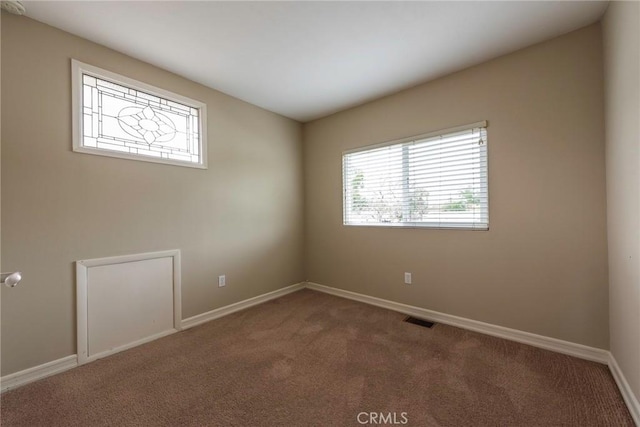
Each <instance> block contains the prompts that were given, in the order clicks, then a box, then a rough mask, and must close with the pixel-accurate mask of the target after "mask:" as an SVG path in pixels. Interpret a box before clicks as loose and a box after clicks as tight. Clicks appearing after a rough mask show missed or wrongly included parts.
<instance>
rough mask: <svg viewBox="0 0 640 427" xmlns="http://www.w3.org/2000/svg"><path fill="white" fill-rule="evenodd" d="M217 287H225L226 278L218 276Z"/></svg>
mask: <svg viewBox="0 0 640 427" xmlns="http://www.w3.org/2000/svg"><path fill="white" fill-rule="evenodd" d="M218 286H219V287H223V286H227V278H226V277H225V275H224V274H223V275H222V276H218Z"/></svg>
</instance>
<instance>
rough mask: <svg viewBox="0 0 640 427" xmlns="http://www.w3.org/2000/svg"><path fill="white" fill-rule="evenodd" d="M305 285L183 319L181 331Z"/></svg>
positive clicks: (296, 285) (292, 286)
mask: <svg viewBox="0 0 640 427" xmlns="http://www.w3.org/2000/svg"><path fill="white" fill-rule="evenodd" d="M305 284H306V283H305V282H301V283H296V284H295V285H291V286H287V287H286V288H282V289H278V290H276V291H273V292H269V293H266V294H262V295H258V296H257V297H253V298H249V299H246V300H244V301H240V302H236V303H234V304H231V305H227V306H224V307H220V308H216V309H215V310H211V311H207V312H206V313H202V314H198V315H196V316H193V317H189V318H188V319H184V320H183V321H182V329H188V328H192V327H194V326H197V325H200V324H202V323H205V322H208V321H210V320H214V319H217V318H219V317H222V316H226V315H228V314H231V313H235V312H236V311H240V310H244V309H245V308H249V307H253V306H254V305H258V304H262V303H263V302H267V301H270V300H272V299H276V298H280V297H281V296H284V295H287V294H290V293H292V292H296V291H299V290H300V289H304V287H305Z"/></svg>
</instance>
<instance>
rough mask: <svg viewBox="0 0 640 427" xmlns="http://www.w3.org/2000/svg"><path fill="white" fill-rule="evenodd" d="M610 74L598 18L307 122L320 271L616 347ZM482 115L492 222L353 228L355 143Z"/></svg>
mask: <svg viewBox="0 0 640 427" xmlns="http://www.w3.org/2000/svg"><path fill="white" fill-rule="evenodd" d="M602 74H603V71H602V43H601V28H600V25H599V24H594V25H591V26H589V27H586V28H583V29H581V30H578V31H575V32H572V33H569V34H566V35H564V36H562V37H559V38H556V39H553V40H551V41H548V42H545V43H542V44H538V45H535V46H532V47H529V48H527V49H524V50H521V51H518V52H515V53H513V54H510V55H507V56H503V57H501V58H498V59H495V60H492V61H490V62H487V63H484V64H481V65H478V66H476V67H473V68H469V69H467V70H464V71H461V72H458V73H456V74H452V75H450V76H447V77H444V78H441V79H438V80H435V81H432V82H429V83H426V84H423V85H421V86H417V87H415V88H412V89H409V90H406V91H403V92H400V93H398V94H395V95H392V96H389V97H386V98H383V99H380V100H377V101H374V102H371V103H368V104H365V105H363V106H360V107H356V108H353V109H351V110H347V111H344V112H341V113H337V114H335V115H333V116H330V117H327V118H324V119H321V120H317V121H314V122H311V123H308V124H305V126H304V129H303V137H304V141H305V147H304V152H305V154H304V155H305V164H304V165H305V179H306V182H305V186H306V187H305V188H306V191H305V195H306V196H305V197H306V205H305V218H306V225H305V227H306V244H305V248H306V249H305V250H306V262H307V277H308V279H310V280H311V281H314V282H317V283H320V284H323V285H327V286H333V287H337V288H341V289H346V290H349V291H353V292H359V293H363V294H366V295H371V296H375V297H379V298H385V299H389V300H392V301H397V302H401V303H405V304H412V305H416V306H419V307H424V308H428V309H432V310H436V311H440V312H443V313H448V314H453V315H458V316H462V317H466V318H470V319H475V320H480V321H484V322H488V323H492V324H496V325H501V326H506V327H509V328H515V329H519V330H523V331H528V332H532V333H536V334H541V335H545V336H549V337H554V338H559V339H563V340H567V341H572V342H576V343H580V344H585V345H589V346H594V347H598V348H604V349H606V348H608V346H609V327H608V288H607V246H606V215H605V214H606V207H605V157H604V120H603V117H604V116H603V115H604V111H603V110H604V107H603V76H602ZM480 120H488V121H489V127H488V129H487V132H488V138H489V145H488V150H489V201H490V207H489V212H490V214H489V215H490V230H489V231H486V232H482V231H461V230H432V229H395V228H379V227H378V228H372V227H345V226H343V225H342V174H341V154H342V152H343V151H344V150H348V149H352V148H356V147H362V146H366V145H369V144H375V143H380V142H384V141H391V140H395V139H399V138H402V137H408V136H411V135H418V134H421V133H426V132H430V131H435V130H438V129H445V128H449V127H453V126H458V125H464V124H468V123H474V122H476V121H480ZM405 271H406V272H412V273H413V284H412V285H404V284H403V272H405Z"/></svg>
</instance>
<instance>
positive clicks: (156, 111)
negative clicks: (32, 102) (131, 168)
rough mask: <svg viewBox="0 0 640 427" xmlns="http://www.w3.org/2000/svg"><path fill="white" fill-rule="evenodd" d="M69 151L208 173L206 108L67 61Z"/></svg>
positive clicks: (167, 92) (201, 104)
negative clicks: (70, 105) (70, 112)
mask: <svg viewBox="0 0 640 427" xmlns="http://www.w3.org/2000/svg"><path fill="white" fill-rule="evenodd" d="M71 70H72V73H71V74H72V79H73V82H72V83H73V86H72V87H73V151H78V152H82V153H89V154H99V155H103V156H111V157H120V158H126V159H133V160H144V161H149V162H156V163H168V164H173V165H179V166H190V167H196V168H202V169H206V167H207V144H206V127H205V126H206V118H207V112H206V105H205V104H203V103H202V102H199V101H196V100H193V99H190V98H186V97H184V96H181V95H177V94H175V93H172V92H169V91H166V90H164V89H160V88H157V87H154V86H150V85H148V84H145V83H142V82H139V81H136V80H133V79H130V78H127V77H124V76H121V75H118V74H115V73H112V72H109V71H106V70H102V69H100V68H97V67H94V66H91V65H88V64H83V63H82V62H79V61H76V60H71Z"/></svg>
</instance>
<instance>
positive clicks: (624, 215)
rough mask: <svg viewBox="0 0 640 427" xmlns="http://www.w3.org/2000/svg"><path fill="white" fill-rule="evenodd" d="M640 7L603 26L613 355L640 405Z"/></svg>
mask: <svg viewBox="0 0 640 427" xmlns="http://www.w3.org/2000/svg"><path fill="white" fill-rule="evenodd" d="M639 26H640V5H639V4H638V3H637V2H611V3H610V4H609V8H608V9H607V12H606V15H605V18H604V21H603V35H604V52H605V93H606V103H605V105H606V116H605V117H606V119H605V122H606V147H607V149H606V151H607V220H608V238H609V322H610V328H611V332H610V334H611V353H612V354H613V356H614V357H615V358H616V361H617V362H618V365H619V366H620V368H621V369H622V371H623V372H624V375H625V377H626V379H627V381H628V382H629V385H630V386H631V388H632V390H633V392H634V393H635V395H636V398H637V399H640V30H639V29H638V28H639Z"/></svg>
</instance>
